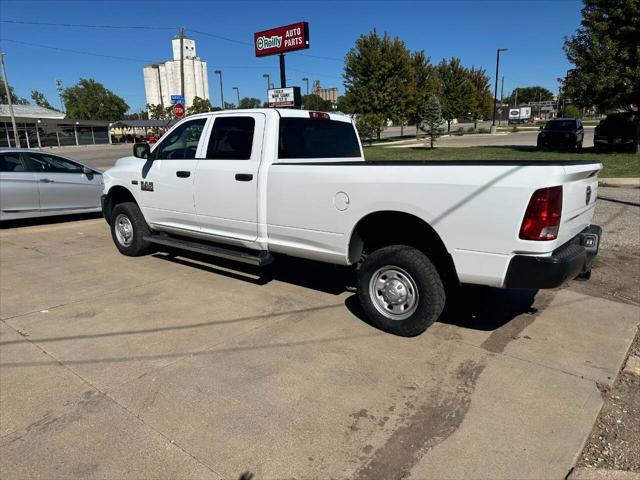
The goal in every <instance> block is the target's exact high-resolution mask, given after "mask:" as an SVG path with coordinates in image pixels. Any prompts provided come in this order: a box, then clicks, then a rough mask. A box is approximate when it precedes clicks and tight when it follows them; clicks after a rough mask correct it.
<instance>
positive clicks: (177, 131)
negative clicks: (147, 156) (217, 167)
mask: <svg viewBox="0 0 640 480" xmlns="http://www.w3.org/2000/svg"><path fill="white" fill-rule="evenodd" d="M205 123H207V119H206V118H198V119H196V120H191V121H187V122H184V123H182V124H180V125H178V126H177V127H176V128H174V129H173V130H172V131H171V132H170V133H169V135H168V136H167V137H166V138H164V139H163V140H162V142H161V143H160V145H158V147H157V148H156V149H155V150H154V151H153V154H154V157H155V158H157V159H180V160H182V159H185V160H191V159H194V158H196V151H197V150H198V142H199V141H200V136H201V135H202V130H203V129H204V124H205Z"/></svg>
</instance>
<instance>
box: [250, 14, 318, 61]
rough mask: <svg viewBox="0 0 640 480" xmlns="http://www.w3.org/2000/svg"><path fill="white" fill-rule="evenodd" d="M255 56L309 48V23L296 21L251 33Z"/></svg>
mask: <svg viewBox="0 0 640 480" xmlns="http://www.w3.org/2000/svg"><path fill="white" fill-rule="evenodd" d="M253 45H254V47H255V50H256V57H265V56H267V55H276V54H278V53H285V52H292V51H294V50H303V49H305V48H309V24H308V23H307V22H298V23H293V24H291V25H285V26H284V27H277V28H272V29H270V30H264V31H262V32H256V33H254V34H253Z"/></svg>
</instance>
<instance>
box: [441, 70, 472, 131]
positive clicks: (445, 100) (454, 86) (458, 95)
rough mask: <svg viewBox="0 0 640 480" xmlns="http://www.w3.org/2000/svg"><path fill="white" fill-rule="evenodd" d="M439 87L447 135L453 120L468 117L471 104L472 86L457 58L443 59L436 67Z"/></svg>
mask: <svg viewBox="0 0 640 480" xmlns="http://www.w3.org/2000/svg"><path fill="white" fill-rule="evenodd" d="M436 71H437V73H438V78H439V79H440V85H441V88H442V90H441V96H440V99H441V108H442V118H444V119H445V120H446V121H447V133H449V132H451V122H452V121H453V119H454V118H460V117H463V116H466V115H469V113H470V110H471V106H472V103H473V86H472V85H471V82H470V81H469V74H468V73H467V69H466V68H464V67H463V66H462V64H461V63H460V59H459V58H452V59H451V60H450V61H448V62H447V61H446V60H445V59H443V60H442V61H441V62H440V63H439V64H438V66H437V67H436Z"/></svg>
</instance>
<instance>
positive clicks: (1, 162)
mask: <svg viewBox="0 0 640 480" xmlns="http://www.w3.org/2000/svg"><path fill="white" fill-rule="evenodd" d="M26 171H27V168H26V167H25V165H24V162H23V161H22V158H20V154H19V153H1V154H0V172H26Z"/></svg>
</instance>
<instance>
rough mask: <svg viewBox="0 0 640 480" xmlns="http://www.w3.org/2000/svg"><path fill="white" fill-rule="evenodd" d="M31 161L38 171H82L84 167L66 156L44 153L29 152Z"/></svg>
mask: <svg viewBox="0 0 640 480" xmlns="http://www.w3.org/2000/svg"><path fill="white" fill-rule="evenodd" d="M29 161H30V162H31V164H32V165H33V169H34V170H35V171H36V172H46V173H82V167H81V166H80V165H78V164H77V163H74V162H72V161H71V160H67V159H66V158H62V157H57V156H55V155H46V154H43V153H29Z"/></svg>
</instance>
